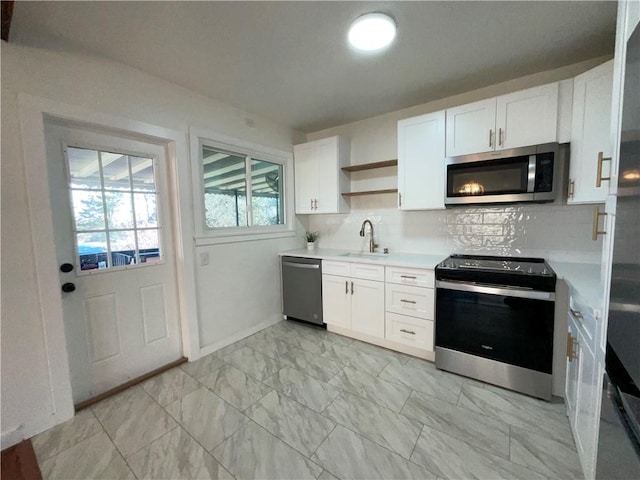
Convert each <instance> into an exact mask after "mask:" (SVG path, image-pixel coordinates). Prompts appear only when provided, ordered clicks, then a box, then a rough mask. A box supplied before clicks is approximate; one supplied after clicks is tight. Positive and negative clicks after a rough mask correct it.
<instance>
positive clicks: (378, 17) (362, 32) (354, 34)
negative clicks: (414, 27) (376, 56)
mask: <svg viewBox="0 0 640 480" xmlns="http://www.w3.org/2000/svg"><path fill="white" fill-rule="evenodd" d="M395 36H396V22H395V21H394V20H393V18H391V17H390V16H388V15H385V14H384V13H367V14H366V15H362V16H361V17H358V18H356V19H355V20H354V22H353V23H352V24H351V28H349V36H348V38H349V43H350V44H351V45H352V46H353V47H354V48H356V49H358V50H363V51H366V52H373V51H376V50H382V49H383V48H385V47H387V46H388V45H390V44H391V42H393V39H394V38H395Z"/></svg>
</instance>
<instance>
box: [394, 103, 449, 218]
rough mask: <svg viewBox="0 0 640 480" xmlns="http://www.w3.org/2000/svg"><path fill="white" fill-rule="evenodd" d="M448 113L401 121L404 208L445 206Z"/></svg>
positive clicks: (400, 186)
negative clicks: (446, 123) (445, 151)
mask: <svg viewBox="0 0 640 480" xmlns="http://www.w3.org/2000/svg"><path fill="white" fill-rule="evenodd" d="M444 121H445V112H444V110H443V111H441V112H435V113H430V114H428V115H421V116H419V117H415V118H408V119H406V120H401V121H399V122H398V192H399V195H400V196H399V202H398V206H399V208H400V210H432V209H441V208H444V183H445V168H444V157H445V154H444V144H445V129H444V125H445V123H444Z"/></svg>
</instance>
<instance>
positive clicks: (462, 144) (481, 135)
mask: <svg viewBox="0 0 640 480" xmlns="http://www.w3.org/2000/svg"><path fill="white" fill-rule="evenodd" d="M495 128H496V99H495V98H490V99H488V100H481V101H479V102H474V103H468V104H466V105H460V106H459V107H455V108H450V109H448V110H447V133H446V138H447V151H446V154H447V156H448V157H456V156H458V155H466V154H468V153H477V152H488V151H490V150H495Z"/></svg>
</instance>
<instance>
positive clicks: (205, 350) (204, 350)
mask: <svg viewBox="0 0 640 480" xmlns="http://www.w3.org/2000/svg"><path fill="white" fill-rule="evenodd" d="M281 321H282V316H281V315H278V316H277V317H276V318H275V319H273V320H265V321H264V322H260V323H258V324H257V325H254V326H253V327H249V328H245V329H244V330H241V331H239V332H238V333H234V334H233V335H231V336H230V337H227V338H225V339H224V340H221V341H219V342H215V343H211V344H209V345H206V346H204V347H201V348H200V357H199V358H202V357H206V356H207V355H210V354H212V353H213V352H216V351H218V350H220V349H221V348H224V347H228V346H229V345H231V344H232V343H236V342H238V341H240V340H242V339H243V338H247V337H249V336H251V335H253V334H254V333H257V332H259V331H260V330H264V329H265V328H269V327H271V326H273V325H275V324H276V323H278V322H281Z"/></svg>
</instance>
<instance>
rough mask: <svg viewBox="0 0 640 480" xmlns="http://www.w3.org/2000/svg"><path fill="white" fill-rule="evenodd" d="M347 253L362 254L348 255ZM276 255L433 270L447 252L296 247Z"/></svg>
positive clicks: (445, 256)
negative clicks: (380, 252)
mask: <svg viewBox="0 0 640 480" xmlns="http://www.w3.org/2000/svg"><path fill="white" fill-rule="evenodd" d="M349 254H353V255H363V256H362V257H349V256H348V255H349ZM278 255H279V256H280V257H283V256H289V257H303V258H305V257H306V258H318V259H321V260H331V261H336V262H346V263H368V264H372V265H381V266H385V267H407V268H425V269H428V270H433V269H434V268H435V267H436V265H438V263H440V262H441V261H443V260H444V259H445V258H447V254H435V255H425V254H419V253H415V254H414V253H389V254H374V255H372V256H371V257H370V258H368V255H367V254H366V253H363V252H356V251H353V250H339V249H315V250H306V249H296V250H288V251H283V252H279V253H278Z"/></svg>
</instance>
